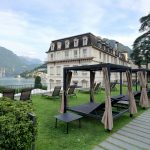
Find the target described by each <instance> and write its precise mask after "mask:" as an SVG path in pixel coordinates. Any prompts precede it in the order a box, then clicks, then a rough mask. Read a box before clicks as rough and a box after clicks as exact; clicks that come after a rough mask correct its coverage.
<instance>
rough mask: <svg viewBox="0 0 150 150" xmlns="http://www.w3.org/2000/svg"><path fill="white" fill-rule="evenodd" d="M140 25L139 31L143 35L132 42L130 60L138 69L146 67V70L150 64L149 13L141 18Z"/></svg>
mask: <svg viewBox="0 0 150 150" xmlns="http://www.w3.org/2000/svg"><path fill="white" fill-rule="evenodd" d="M140 23H141V27H140V29H139V31H140V32H144V33H143V34H142V35H141V36H139V37H138V38H137V39H136V40H135V41H134V43H133V53H132V54H131V58H132V59H133V60H134V63H135V64H136V65H138V66H139V67H141V65H146V68H148V64H149V63H150V13H149V14H148V15H147V16H143V17H141V18H140Z"/></svg>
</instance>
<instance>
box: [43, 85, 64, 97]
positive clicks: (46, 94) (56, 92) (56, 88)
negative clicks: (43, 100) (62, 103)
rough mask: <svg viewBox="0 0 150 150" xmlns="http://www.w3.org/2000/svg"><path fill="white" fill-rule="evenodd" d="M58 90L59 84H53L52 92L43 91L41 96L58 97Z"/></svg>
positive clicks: (59, 88)
mask: <svg viewBox="0 0 150 150" xmlns="http://www.w3.org/2000/svg"><path fill="white" fill-rule="evenodd" d="M60 90H61V86H55V88H54V90H53V92H52V93H51V92H49V93H45V94H43V96H47V97H49V98H60Z"/></svg>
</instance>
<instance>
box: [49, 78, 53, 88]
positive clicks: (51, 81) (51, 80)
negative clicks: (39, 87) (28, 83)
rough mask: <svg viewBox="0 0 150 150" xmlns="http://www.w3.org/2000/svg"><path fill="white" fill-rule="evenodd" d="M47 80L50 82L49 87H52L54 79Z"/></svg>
mask: <svg viewBox="0 0 150 150" xmlns="http://www.w3.org/2000/svg"><path fill="white" fill-rule="evenodd" d="M49 82H50V89H51V88H53V87H54V80H53V79H50V80H49Z"/></svg>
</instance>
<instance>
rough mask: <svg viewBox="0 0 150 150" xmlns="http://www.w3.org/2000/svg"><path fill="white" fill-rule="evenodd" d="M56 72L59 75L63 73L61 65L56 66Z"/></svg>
mask: <svg viewBox="0 0 150 150" xmlns="http://www.w3.org/2000/svg"><path fill="white" fill-rule="evenodd" d="M56 74H57V75H60V74H61V67H60V66H57V67H56Z"/></svg>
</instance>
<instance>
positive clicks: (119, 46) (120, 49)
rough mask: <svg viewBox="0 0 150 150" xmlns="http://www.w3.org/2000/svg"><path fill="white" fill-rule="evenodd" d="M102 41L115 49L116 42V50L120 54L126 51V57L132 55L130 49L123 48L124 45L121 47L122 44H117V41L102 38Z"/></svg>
mask: <svg viewBox="0 0 150 150" xmlns="http://www.w3.org/2000/svg"><path fill="white" fill-rule="evenodd" d="M103 40H104V41H105V42H106V43H107V44H109V45H110V46H111V47H113V48H114V47H115V43H116V42H117V43H118V50H119V51H121V52H124V51H127V52H128V55H129V57H130V55H131V53H132V49H131V48H129V47H128V46H125V45H123V44H121V43H119V42H118V41H115V40H110V39H106V38H104V39H103Z"/></svg>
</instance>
